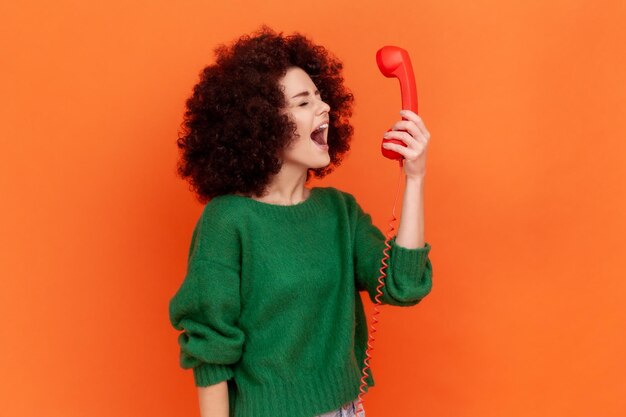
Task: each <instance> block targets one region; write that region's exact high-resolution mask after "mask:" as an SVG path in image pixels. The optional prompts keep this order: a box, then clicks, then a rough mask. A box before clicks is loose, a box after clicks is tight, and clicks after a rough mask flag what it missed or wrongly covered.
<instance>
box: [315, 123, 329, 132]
mask: <svg viewBox="0 0 626 417" xmlns="http://www.w3.org/2000/svg"><path fill="white" fill-rule="evenodd" d="M323 129H328V123H324V124H322V125H320V126H319V127H318V128H317V129H315V130H316V131H317V130H323Z"/></svg>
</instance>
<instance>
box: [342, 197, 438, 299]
mask: <svg viewBox="0 0 626 417" xmlns="http://www.w3.org/2000/svg"><path fill="white" fill-rule="evenodd" d="M353 198H354V197H353ZM354 207H355V211H356V214H355V217H356V230H355V234H354V251H353V254H354V265H355V278H356V287H357V290H359V291H367V292H368V294H369V298H370V300H372V302H373V303H376V299H375V298H374V297H376V295H377V294H378V291H376V287H378V285H379V282H378V277H379V276H380V268H381V267H382V266H383V264H382V258H383V255H384V253H383V250H384V249H385V248H386V245H385V235H384V234H383V233H382V232H381V231H380V229H379V228H378V227H376V226H375V225H374V224H373V223H372V217H371V216H370V215H369V214H368V213H366V212H364V211H363V209H362V208H361V207H360V206H359V205H358V203H356V200H354ZM389 245H390V246H391V248H390V249H388V250H387V253H388V254H389V258H388V259H387V260H386V264H387V268H386V270H385V273H386V277H385V278H384V282H385V285H384V287H383V288H381V292H382V295H381V297H380V300H381V303H382V304H390V305H395V306H413V305H415V304H417V303H419V302H420V301H421V300H422V299H423V298H424V297H425V296H426V295H428V293H430V290H431V289H432V275H433V269H432V264H431V262H430V259H429V257H428V254H429V252H430V249H431V247H430V244H429V243H428V242H424V247H422V248H413V249H410V248H405V247H403V246H400V245H398V244H397V243H396V236H394V237H393V238H391V239H390V240H389Z"/></svg>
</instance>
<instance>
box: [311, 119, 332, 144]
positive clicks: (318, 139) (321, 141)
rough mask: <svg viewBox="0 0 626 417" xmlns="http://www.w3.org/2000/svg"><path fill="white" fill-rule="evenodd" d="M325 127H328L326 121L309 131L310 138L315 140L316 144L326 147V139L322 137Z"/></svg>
mask: <svg viewBox="0 0 626 417" xmlns="http://www.w3.org/2000/svg"><path fill="white" fill-rule="evenodd" d="M326 129H328V123H324V124H322V125H320V126H319V127H318V128H317V129H315V130H314V131H313V132H312V133H311V140H312V141H313V142H315V143H316V144H317V145H318V146H320V147H322V148H325V149H328V145H327V144H326V141H325V139H324V131H325V130H326Z"/></svg>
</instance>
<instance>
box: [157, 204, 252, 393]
mask: <svg viewBox="0 0 626 417" xmlns="http://www.w3.org/2000/svg"><path fill="white" fill-rule="evenodd" d="M210 204H211V203H209V205H210ZM209 205H207V207H208V206H209ZM240 251H241V250H240V242H239V236H238V233H237V230H236V228H235V227H234V226H233V225H232V222H229V221H228V219H227V218H224V217H223V216H221V215H220V213H214V210H212V209H211V208H209V209H207V208H205V210H204V212H203V214H202V216H201V217H200V219H199V220H198V222H197V224H196V227H195V229H194V232H193V235H192V241H191V246H190V249H189V257H188V262H187V272H186V275H185V278H184V280H183V282H182V284H181V286H180V287H179V289H178V291H177V292H176V293H175V295H174V296H173V297H172V298H171V299H170V303H169V318H170V322H171V324H172V325H173V326H174V328H175V329H177V330H182V333H180V334H179V336H178V345H179V346H180V356H179V360H180V366H181V367H182V368H184V369H189V368H193V375H194V382H195V385H196V386H208V385H213V384H217V383H218V382H221V381H224V380H228V379H230V378H231V377H233V375H234V374H233V370H232V367H231V366H232V364H234V363H235V362H237V361H238V360H239V359H240V357H241V354H242V349H243V344H244V333H243V331H242V330H241V329H240V328H239V327H237V322H238V318H239V313H240V307H241V303H240V291H239V287H240V269H241V260H240V259H241V257H240Z"/></svg>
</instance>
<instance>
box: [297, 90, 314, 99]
mask: <svg viewBox="0 0 626 417" xmlns="http://www.w3.org/2000/svg"><path fill="white" fill-rule="evenodd" d="M315 94H320V92H319V90H315ZM308 95H309V92H308V91H303V92H301V93H298V94H296V95H295V96H293V97H291V98H296V97H302V96H305V97H306V96H308Z"/></svg>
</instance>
